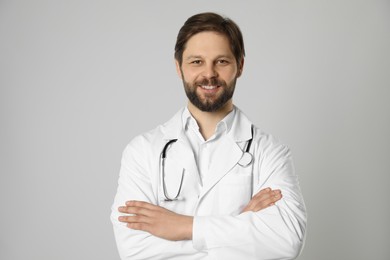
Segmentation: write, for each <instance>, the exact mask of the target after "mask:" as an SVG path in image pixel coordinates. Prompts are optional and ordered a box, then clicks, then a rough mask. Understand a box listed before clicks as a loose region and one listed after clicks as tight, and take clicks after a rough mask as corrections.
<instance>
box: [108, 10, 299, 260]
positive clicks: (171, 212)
mask: <svg viewBox="0 0 390 260" xmlns="http://www.w3.org/2000/svg"><path fill="white" fill-rule="evenodd" d="M244 54H245V52H244V44H243V40H242V35H241V32H240V30H239V28H238V26H237V25H236V24H235V23H234V22H233V21H232V20H230V19H228V18H224V17H221V16H219V15H218V14H214V13H202V14H197V15H194V16H192V17H190V18H189V19H188V20H187V21H186V23H185V24H184V25H183V27H182V28H181V29H180V32H179V34H178V38H177V42H176V46H175V59H176V67H177V71H178V74H179V76H180V77H181V79H182V80H183V84H184V89H185V91H186V94H187V97H188V99H189V101H188V105H187V107H185V108H183V109H181V110H180V111H179V112H178V113H177V114H176V115H175V116H174V117H173V118H172V119H171V120H169V121H168V122H167V123H165V124H164V125H161V126H159V127H157V128H156V129H154V130H152V131H150V132H148V133H145V134H143V135H140V136H138V137H136V138H134V139H133V140H132V141H131V142H130V144H129V145H128V146H127V147H126V149H125V150H124V152H123V157H122V164H121V170H120V175H119V181H118V190H117V194H116V196H115V200H114V204H113V206H112V214H111V221H112V223H113V226H114V234H115V238H116V242H117V246H118V250H119V254H120V256H121V259H221V260H226V259H234V260H237V259H246V260H248V259H258V260H261V259H294V258H296V257H297V256H298V255H299V253H300V251H301V250H302V247H303V243H304V237H305V229H306V210H305V206H304V202H303V198H302V194H301V192H300V188H299V184H298V180H297V176H296V175H295V173H294V168H293V162H292V159H291V153H290V150H289V149H288V147H287V146H285V145H283V144H282V143H280V142H279V141H278V140H277V139H275V138H274V137H272V136H271V135H269V134H266V133H264V132H262V131H261V130H260V129H258V128H257V127H255V126H253V124H252V123H251V122H250V121H249V119H248V118H247V117H246V116H245V115H244V114H243V113H242V112H241V111H240V110H239V109H238V108H237V107H235V106H234V105H233V101H232V97H233V93H234V88H235V85H236V80H237V78H238V77H239V76H240V75H241V73H242V70H243V65H244Z"/></svg>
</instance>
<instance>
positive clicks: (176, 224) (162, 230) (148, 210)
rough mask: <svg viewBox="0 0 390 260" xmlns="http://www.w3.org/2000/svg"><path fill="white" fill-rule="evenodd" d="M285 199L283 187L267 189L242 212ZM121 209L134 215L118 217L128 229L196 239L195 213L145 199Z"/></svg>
mask: <svg viewBox="0 0 390 260" xmlns="http://www.w3.org/2000/svg"><path fill="white" fill-rule="evenodd" d="M281 198H282V193H281V191H280V190H272V189H271V188H266V189H263V190H261V191H259V192H258V193H257V194H255V196H253V198H252V199H251V200H250V201H249V203H248V204H247V205H246V207H245V208H244V209H243V211H242V213H243V212H247V211H253V212H257V211H260V210H262V209H265V208H267V207H269V206H272V205H274V204H275V202H276V201H278V200H280V199H281ZM118 210H119V212H121V213H126V214H132V215H131V216H120V217H119V218H118V220H119V221H120V222H124V223H127V227H128V228H131V229H134V230H142V231H146V232H149V233H150V234H152V235H154V236H156V237H160V238H164V239H167V240H171V241H178V240H191V239H192V226H193V217H192V216H186V215H181V214H177V213H175V212H172V211H170V210H167V209H165V208H163V207H160V206H156V205H153V204H151V203H148V202H143V201H127V202H126V205H124V206H121V207H119V208H118Z"/></svg>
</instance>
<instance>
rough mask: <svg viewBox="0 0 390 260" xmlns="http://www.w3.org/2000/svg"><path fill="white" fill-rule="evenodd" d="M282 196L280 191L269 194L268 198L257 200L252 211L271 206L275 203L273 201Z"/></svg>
mask: <svg viewBox="0 0 390 260" xmlns="http://www.w3.org/2000/svg"><path fill="white" fill-rule="evenodd" d="M281 198H282V194H281V193H275V194H274V195H272V196H269V197H268V198H266V199H263V200H261V201H258V202H257V203H256V204H255V205H254V206H253V207H252V211H259V210H261V209H265V208H268V207H270V206H273V205H275V202H277V201H278V200H280V199H281Z"/></svg>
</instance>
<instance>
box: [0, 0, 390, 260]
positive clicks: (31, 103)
mask: <svg viewBox="0 0 390 260" xmlns="http://www.w3.org/2000/svg"><path fill="white" fill-rule="evenodd" d="M203 11H215V12H218V13H221V14H225V15H227V16H229V17H231V18H232V19H233V20H235V21H236V22H237V23H238V24H239V26H240V27H241V29H242V32H243V34H244V38H245V43H246V50H247V58H246V64H245V70H244V74H243V76H242V78H241V79H239V81H238V85H237V89H236V95H235V103H236V104H237V105H238V106H239V107H240V108H241V109H242V110H243V111H244V112H245V113H246V114H247V115H248V116H249V117H250V118H251V119H252V120H253V121H254V122H255V123H256V125H258V126H260V127H262V128H263V129H264V130H265V131H267V132H270V133H272V134H274V135H276V136H278V137H279V138H280V139H282V140H283V141H284V142H285V143H287V144H289V145H290V147H291V148H292V150H293V153H294V157H295V164H296V170H297V173H298V174H299V177H300V180H301V187H302V190H303V194H304V197H305V201H306V205H307V209H308V215H309V222H308V230H307V231H308V232H307V240H306V245H305V249H304V251H303V254H302V255H301V256H300V257H299V259H300V260H313V259H315V260H328V259H362V260H363V259H364V260H367V259H375V260H380V259H383V260H384V259H389V256H390V247H389V241H390V225H389V223H388V222H389V219H390V203H389V190H388V187H389V184H390V182H389V176H390V170H389V166H390V158H389V147H390V146H389V145H390V138H389V133H390V102H389V97H390V95H389V94H390V76H389V75H390V52H389V46H390V3H389V1H380V0H367V1H361V0H357V1H325V0H323V1H312V0H307V1H293V0H291V1H238V0H237V1H231V2H229V1H222V0H220V1H205V0H203V1H182V0H180V1H179V0H176V1H50V0H47V1H29V0H19V1H18V0H16V1H7V0H0V87H1V88H0V116H1V117H0V119H1V121H0V122H1V125H0V206H1V214H0V259H2V260H3V259H4V260H21V259H29V260H38V259H56V260H61V259H64V260H69V259H73V260H78V259H80V260H84V259H95V260H98V259H102V260H103V259H104V260H107V259H118V255H117V252H116V246H115V243H114V237H113V233H112V229H111V224H110V222H109V213H110V206H111V203H112V200H113V197H114V194H115V191H116V183H117V177H118V171H119V163H120V157H121V153H122V150H123V148H124V147H125V145H126V144H127V143H128V142H129V141H130V139H131V138H133V137H134V136H135V135H137V134H139V133H141V132H144V131H146V130H150V129H151V128H154V127H155V126H156V125H157V124H160V123H163V122H165V121H166V120H167V119H169V118H170V117H171V116H172V115H173V114H174V113H175V112H176V111H177V110H178V109H179V108H180V107H181V106H183V105H185V96H184V92H183V90H182V85H181V81H180V80H179V79H178V77H177V76H176V72H175V68H174V62H173V47H174V43H175V38H176V35H177V32H178V30H179V28H180V27H181V25H182V24H183V23H184V21H185V20H186V19H187V18H188V17H189V16H191V15H193V14H195V13H198V12H203Z"/></svg>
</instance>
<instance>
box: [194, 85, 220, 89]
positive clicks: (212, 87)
mask: <svg viewBox="0 0 390 260" xmlns="http://www.w3.org/2000/svg"><path fill="white" fill-rule="evenodd" d="M199 87H201V88H203V89H207V90H213V89H216V88H218V86H202V85H201V86H199Z"/></svg>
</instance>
